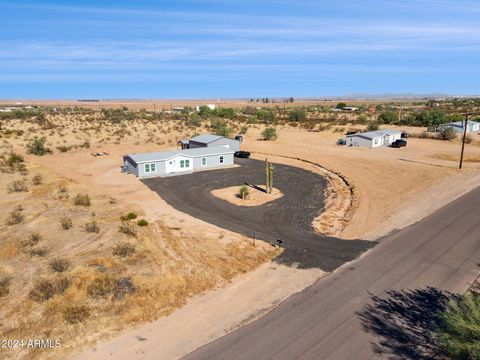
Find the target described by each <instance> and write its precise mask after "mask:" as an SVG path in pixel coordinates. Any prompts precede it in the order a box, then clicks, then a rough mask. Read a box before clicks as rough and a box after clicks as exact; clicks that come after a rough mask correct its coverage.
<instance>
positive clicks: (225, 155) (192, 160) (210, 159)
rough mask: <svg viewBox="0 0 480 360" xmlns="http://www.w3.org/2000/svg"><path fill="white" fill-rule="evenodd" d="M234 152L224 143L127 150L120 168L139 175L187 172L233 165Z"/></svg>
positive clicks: (156, 175) (151, 175)
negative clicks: (190, 146) (137, 152)
mask: <svg viewBox="0 0 480 360" xmlns="http://www.w3.org/2000/svg"><path fill="white" fill-rule="evenodd" d="M233 154H234V151H233V150H230V149H229V148H227V147H225V146H213V147H199V148H192V149H182V150H175V151H162V152H151V153H142V154H129V155H125V156H124V157H123V171H124V172H128V173H132V174H134V175H136V176H137V177H139V178H141V179H142V178H149V177H158V176H171V175H181V174H188V173H192V172H195V171H199V170H209V169H218V168H224V167H227V166H232V165H233V164H234V156H233Z"/></svg>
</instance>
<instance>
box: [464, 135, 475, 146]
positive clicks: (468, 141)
mask: <svg viewBox="0 0 480 360" xmlns="http://www.w3.org/2000/svg"><path fill="white" fill-rule="evenodd" d="M465 142H466V143H467V144H471V143H472V142H473V137H472V136H471V135H465Z"/></svg>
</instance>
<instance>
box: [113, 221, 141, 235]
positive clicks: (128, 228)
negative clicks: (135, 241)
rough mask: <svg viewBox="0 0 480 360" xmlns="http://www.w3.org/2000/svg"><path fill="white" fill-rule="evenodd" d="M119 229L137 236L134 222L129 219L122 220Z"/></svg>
mask: <svg viewBox="0 0 480 360" xmlns="http://www.w3.org/2000/svg"><path fill="white" fill-rule="evenodd" d="M118 231H120V232H121V233H124V234H126V235H128V236H133V237H136V236H137V229H136V228H135V226H134V225H133V224H132V223H130V222H128V221H122V223H121V224H120V227H119V228H118Z"/></svg>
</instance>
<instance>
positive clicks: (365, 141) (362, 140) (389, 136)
mask: <svg viewBox="0 0 480 360" xmlns="http://www.w3.org/2000/svg"><path fill="white" fill-rule="evenodd" d="M401 138H402V132H401V131H397V130H377V131H369V132H366V133H358V134H351V135H347V143H346V145H347V146H363V147H369V148H376V147H381V146H390V145H392V144H393V143H394V142H395V141H396V140H398V139H401Z"/></svg>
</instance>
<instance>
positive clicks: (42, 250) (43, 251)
mask: <svg viewBox="0 0 480 360" xmlns="http://www.w3.org/2000/svg"><path fill="white" fill-rule="evenodd" d="M47 252H48V250H47V248H46V247H38V248H33V249H30V256H33V257H44V256H45V255H47Z"/></svg>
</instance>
